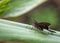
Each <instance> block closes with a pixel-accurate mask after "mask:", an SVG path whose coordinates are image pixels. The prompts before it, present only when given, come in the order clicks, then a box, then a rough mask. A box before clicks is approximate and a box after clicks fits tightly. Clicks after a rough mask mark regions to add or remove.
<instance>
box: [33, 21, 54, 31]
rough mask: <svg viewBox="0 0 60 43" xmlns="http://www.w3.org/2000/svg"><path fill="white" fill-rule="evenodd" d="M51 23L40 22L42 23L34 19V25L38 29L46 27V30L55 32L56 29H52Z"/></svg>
mask: <svg viewBox="0 0 60 43" xmlns="http://www.w3.org/2000/svg"><path fill="white" fill-rule="evenodd" d="M50 25H51V24H50V23H48V22H40V23H38V22H37V21H35V20H34V26H35V27H36V28H37V29H39V30H42V31H43V29H46V30H48V31H50V32H55V31H53V30H51V29H50V28H51V27H50Z"/></svg>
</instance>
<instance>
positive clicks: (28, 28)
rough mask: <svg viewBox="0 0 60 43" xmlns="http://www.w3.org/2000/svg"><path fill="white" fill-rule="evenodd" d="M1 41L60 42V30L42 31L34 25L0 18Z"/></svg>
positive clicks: (27, 42)
mask: <svg viewBox="0 0 60 43" xmlns="http://www.w3.org/2000/svg"><path fill="white" fill-rule="evenodd" d="M0 41H21V42H25V43H60V32H58V31H56V33H51V32H49V31H47V30H44V31H40V30H37V29H35V28H34V26H32V25H28V24H23V23H17V22H13V21H8V20H3V19H0Z"/></svg>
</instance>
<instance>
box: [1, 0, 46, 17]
mask: <svg viewBox="0 0 60 43" xmlns="http://www.w3.org/2000/svg"><path fill="white" fill-rule="evenodd" d="M45 1H47V0H38V1H37V0H1V1H0V17H1V16H2V17H15V16H19V15H22V14H24V13H26V12H28V11H30V10H32V9H33V8H35V7H36V6H38V5H40V4H42V3H43V2H45Z"/></svg>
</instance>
